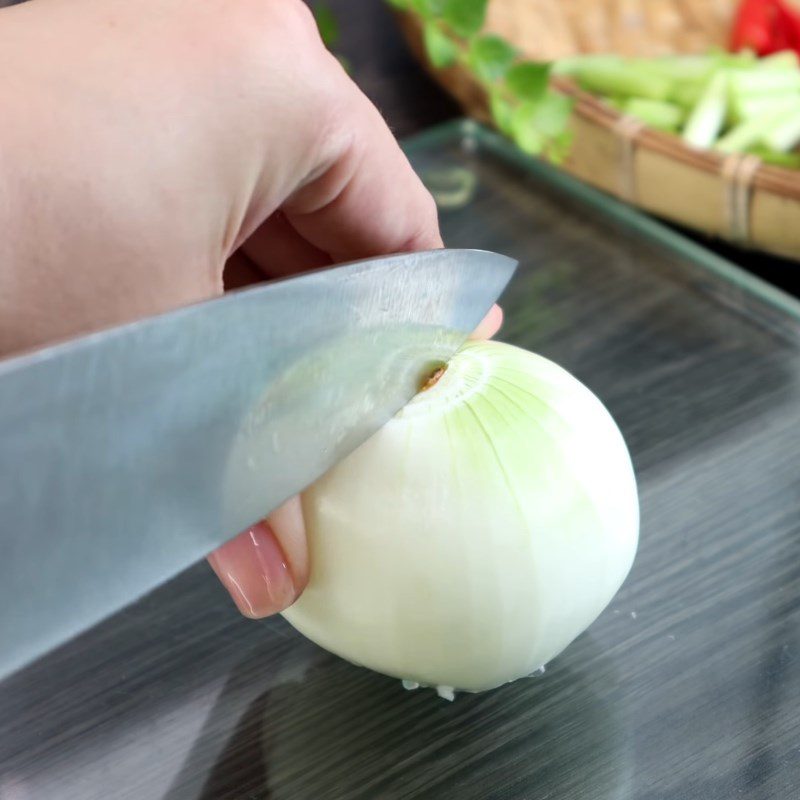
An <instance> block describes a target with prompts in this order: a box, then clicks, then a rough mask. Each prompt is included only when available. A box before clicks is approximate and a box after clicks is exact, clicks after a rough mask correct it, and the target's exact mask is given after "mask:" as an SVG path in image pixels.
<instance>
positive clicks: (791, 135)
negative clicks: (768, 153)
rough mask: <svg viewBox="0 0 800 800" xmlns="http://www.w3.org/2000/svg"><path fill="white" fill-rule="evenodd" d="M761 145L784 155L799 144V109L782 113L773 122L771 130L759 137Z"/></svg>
mask: <svg viewBox="0 0 800 800" xmlns="http://www.w3.org/2000/svg"><path fill="white" fill-rule="evenodd" d="M761 142H762V144H765V145H766V146H767V147H769V148H771V149H773V150H777V151H778V152H779V153H786V152H788V151H789V150H791V149H792V148H793V147H795V145H797V144H798V142H800V109H796V110H793V111H789V112H786V113H784V114H783V115H782V116H781V117H780V118H779V119H778V120H776V121H774V123H773V126H772V128H771V130H769V131H768V132H767V133H765V134H764V135H763V136H762V137H761Z"/></svg>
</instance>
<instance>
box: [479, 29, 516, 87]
mask: <svg viewBox="0 0 800 800" xmlns="http://www.w3.org/2000/svg"><path fill="white" fill-rule="evenodd" d="M516 57H517V51H516V50H515V49H514V48H513V47H512V46H511V45H510V44H509V43H508V42H507V41H506V40H505V39H501V38H500V37H499V36H493V35H491V34H487V35H484V36H477V37H475V38H474V39H473V40H472V41H471V42H470V45H469V53H468V55H467V63H468V64H469V66H470V67H471V68H472V69H473V70H474V72H475V74H476V75H477V76H478V77H479V78H481V79H482V80H485V81H496V80H498V79H499V78H502V77H503V75H505V74H506V72H507V71H508V69H509V67H510V66H511V65H512V64H513V62H514V59H515V58H516Z"/></svg>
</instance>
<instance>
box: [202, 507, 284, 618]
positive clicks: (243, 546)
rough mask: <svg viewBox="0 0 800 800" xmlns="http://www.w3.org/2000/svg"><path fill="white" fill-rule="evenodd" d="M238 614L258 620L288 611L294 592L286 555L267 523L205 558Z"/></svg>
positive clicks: (241, 535)
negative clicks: (232, 601)
mask: <svg viewBox="0 0 800 800" xmlns="http://www.w3.org/2000/svg"><path fill="white" fill-rule="evenodd" d="M208 561H209V564H211V567H212V569H213V570H214V572H216V573H217V576H218V577H219V579H220V580H221V581H222V583H223V585H224V586H225V588H226V589H227V590H228V591H229V592H230V595H231V597H232V598H233V600H234V602H235V603H236V606H237V607H238V609H239V611H241V612H242V614H244V615H245V616H247V617H252V618H254V619H258V618H260V617H266V616H269V615H270V614H276V613H277V612H279V611H283V609H284V608H288V607H289V606H290V605H291V604H292V603H293V602H294V601H295V599H296V597H297V590H296V588H295V583H294V580H293V578H292V572H291V570H290V568H289V564H288V562H287V560H286V556H285V555H284V553H283V550H282V549H281V546H280V544H279V543H278V540H277V538H276V537H275V534H274V533H273V531H272V529H271V528H270V527H269V525H268V524H267V523H266V522H259V523H258V524H257V525H254V526H253V527H252V528H250V529H248V530H246V531H243V532H242V533H240V534H239V535H238V536H237V537H236V538H235V539H232V540H231V541H230V542H227V543H226V544H224V545H222V547H220V548H219V549H218V550H216V551H214V552H213V553H212V554H211V555H210V556H209V557H208Z"/></svg>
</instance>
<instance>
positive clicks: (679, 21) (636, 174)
mask: <svg viewBox="0 0 800 800" xmlns="http://www.w3.org/2000/svg"><path fill="white" fill-rule="evenodd" d="M735 7H736V3H735V2H734V0H490V2H489V10H488V14H487V24H486V30H487V31H488V32H492V33H496V34H499V35H500V36H503V37H504V38H505V39H507V40H508V41H510V42H512V43H513V44H514V45H515V46H516V47H517V48H518V49H519V50H520V51H521V53H522V54H523V55H524V56H525V57H526V58H530V59H535V60H551V59H556V58H560V57H564V56H569V55H574V54H576V53H582V52H598V53H603V52H615V53H620V54H622V55H629V56H648V55H664V54H668V53H702V52H706V51H707V50H708V49H709V48H710V47H712V46H717V47H724V46H725V44H726V41H727V38H728V32H729V30H730V25H731V20H732V16H733V13H734V9H735ZM398 20H399V24H400V26H401V28H402V30H403V32H404V34H405V36H406V38H407V40H408V42H409V44H410V46H411V48H412V50H413V52H414V53H415V56H416V57H417V58H418V59H419V60H420V61H421V62H422V63H423V64H424V65H425V67H426V69H428V71H429V72H430V73H431V74H432V75H433V76H434V77H435V79H436V80H437V81H438V82H439V83H440V84H441V85H442V86H443V87H444V88H445V90H446V91H448V92H449V93H450V94H451V95H452V96H453V97H454V98H455V99H456V100H457V101H458V102H459V103H460V104H461V106H462V107H463V108H464V109H465V111H466V112H467V113H468V114H469V115H470V116H473V117H475V118H476V119H479V120H481V121H483V122H487V123H490V122H491V117H490V115H489V112H488V103H487V97H486V94H485V92H484V90H483V89H482V87H481V86H480V84H478V83H477V82H476V81H475V80H474V78H473V77H472V76H471V74H470V73H469V71H468V70H466V69H464V68H462V67H460V66H455V67H450V68H448V69H444V70H437V69H435V68H433V67H432V66H431V64H430V63H429V62H428V60H427V58H426V56H425V52H424V47H423V44H422V31H421V25H420V23H419V21H418V19H417V18H416V17H415V16H414V15H413V14H398ZM553 85H554V86H555V87H556V88H558V89H559V90H560V91H563V92H565V93H567V94H569V95H571V96H572V97H573V98H574V100H575V108H574V112H573V116H572V121H571V125H572V129H573V133H574V141H573V145H572V150H571V153H570V156H569V157H568V159H567V161H566V163H565V164H564V165H563V166H564V168H565V169H566V170H567V171H568V172H570V173H572V174H573V175H575V176H576V177H578V178H580V179H582V180H584V181H586V182H587V183H590V184H592V185H594V186H596V187H598V188H600V189H602V190H604V191H606V192H610V193H611V194H614V195H616V196H617V197H619V198H621V199H623V200H625V201H627V202H629V203H631V204H633V205H636V206H639V207H641V208H643V209H645V210H647V211H649V212H651V213H653V214H655V215H657V216H660V217H663V218H665V219H668V220H671V221H673V222H676V223H679V224H681V225H684V226H686V227H688V228H691V229H694V230H697V231H701V232H704V233H706V234H710V235H712V236H718V237H721V238H724V239H726V240H728V241H730V242H733V243H735V244H738V245H740V246H743V247H751V248H754V249H758V250H763V251H766V252H770V253H774V254H778V255H782V256H786V257H789V258H793V259H800V171H795V170H791V169H785V168H781V167H775V166H772V165H767V164H762V163H761V161H760V160H759V159H758V158H757V157H755V156H752V155H739V154H735V155H730V156H725V155H721V154H718V153H715V152H712V151H705V150H703V151H699V150H695V149H692V148H690V147H687V146H686V145H684V144H683V143H682V142H681V140H680V139H679V138H678V137H677V136H672V135H669V134H665V133H661V132H659V131H655V130H652V129H650V128H645V127H644V126H642V125H641V124H640V123H639V122H638V121H637V120H634V119H633V118H631V117H627V116H624V115H622V114H620V113H619V112H618V111H616V110H615V109H612V108H611V107H609V106H607V105H606V104H604V103H602V102H601V101H600V100H598V99H597V98H595V97H593V96H591V95H589V94H587V93H586V92H583V91H582V90H580V89H579V88H578V87H576V86H575V85H574V84H572V83H571V82H570V81H568V80H565V79H563V78H555V79H554V80H553Z"/></svg>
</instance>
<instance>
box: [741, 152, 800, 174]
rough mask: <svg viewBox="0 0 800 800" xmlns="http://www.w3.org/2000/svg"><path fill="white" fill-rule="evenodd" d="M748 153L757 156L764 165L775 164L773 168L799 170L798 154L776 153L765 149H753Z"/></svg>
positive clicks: (799, 159) (799, 155) (799, 160)
mask: <svg viewBox="0 0 800 800" xmlns="http://www.w3.org/2000/svg"><path fill="white" fill-rule="evenodd" d="M750 152H751V153H754V154H755V155H757V156H758V157H759V158H760V159H761V160H762V161H763V162H764V163H766V164H775V166H778V167H788V168H789V169H798V168H800V153H776V152H775V151H774V150H769V149H767V148H766V147H754V148H752V150H751V151H750Z"/></svg>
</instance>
